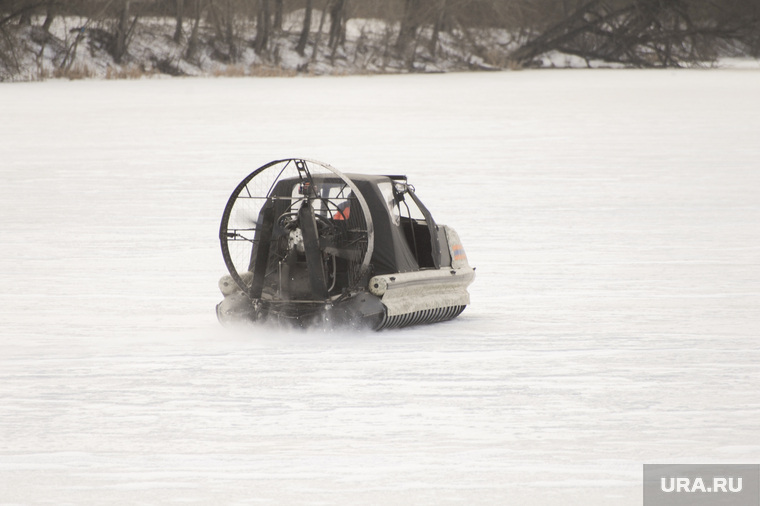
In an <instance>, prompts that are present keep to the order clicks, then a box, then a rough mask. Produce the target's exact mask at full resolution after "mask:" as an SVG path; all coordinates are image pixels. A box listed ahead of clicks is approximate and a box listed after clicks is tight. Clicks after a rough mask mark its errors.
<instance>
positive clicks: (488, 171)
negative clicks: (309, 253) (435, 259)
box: [0, 70, 760, 506]
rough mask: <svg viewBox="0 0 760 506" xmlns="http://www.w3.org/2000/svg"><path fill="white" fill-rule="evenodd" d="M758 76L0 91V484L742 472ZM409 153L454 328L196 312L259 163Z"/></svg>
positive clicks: (545, 501) (374, 492)
mask: <svg viewBox="0 0 760 506" xmlns="http://www.w3.org/2000/svg"><path fill="white" fill-rule="evenodd" d="M758 90H760V72H758V71H728V70H725V71H658V72H654V71H572V70H564V71H525V72H506V73H488V74H451V75H434V76H433V75H425V76H422V75H420V76H388V77H344V78H330V77H323V78H295V79H171V80H142V81H119V82H110V81H103V82H62V81H61V82H45V83H27V84H4V85H2V86H0V156H1V157H2V158H1V161H0V173H1V174H2V182H1V183H0V330H1V332H2V334H1V336H0V504H2V505H5V504H34V505H37V504H51V505H56V506H61V505H66V504H73V505H84V504H92V505H102V504H130V505H132V504H157V503H161V504H171V503H183V504H192V503H196V504H212V503H215V504H345V505H355V504H436V505H437V504H520V505H553V504H556V505H560V504H562V505H566V504H571V505H572V504H576V505H608V504H615V505H638V504H641V472H642V464H643V463H675V462H683V463H755V464H756V463H760V443H758V441H760V437H759V435H760V389H759V388H758V385H760V344H759V342H758V338H759V337H760V142H759V141H758V132H760V98H759V95H758ZM291 156H303V157H309V158H314V159H318V160H323V161H325V162H327V163H330V164H332V165H333V166H335V167H336V168H338V169H340V170H343V171H346V172H351V171H356V172H370V173H393V174H396V173H406V174H407V175H408V176H409V178H410V182H411V183H412V184H414V185H415V186H416V188H417V193H418V194H419V196H420V197H421V198H422V200H423V201H424V202H425V203H426V204H427V206H428V207H429V208H430V209H431V211H432V212H433V215H434V216H435V217H436V220H437V221H438V222H440V223H446V224H448V225H451V226H453V227H455V228H456V229H457V231H458V232H459V235H460V236H461V237H462V240H463V242H464V245H465V247H466V249H467V252H468V256H469V259H470V262H471V263H472V264H473V265H475V266H477V269H478V270H477V279H476V280H475V283H474V284H473V285H472V287H471V293H472V305H471V306H470V307H469V308H468V309H467V310H466V311H465V312H464V313H463V314H462V316H460V317H459V318H458V319H456V320H454V321H451V322H448V323H444V324H439V325H433V326H426V327H417V328H411V329H406V330H401V331H386V332H380V333H355V334H348V333H341V332H338V333H316V332H315V333H303V332H285V331H272V330H263V329H252V330H250V331H248V332H235V331H230V330H226V329H223V328H221V327H220V326H218V324H217V323H216V319H215V315H214V305H215V304H216V303H217V302H218V301H219V300H220V299H221V294H219V293H218V290H217V286H216V284H217V280H218V278H219V277H220V276H221V275H222V274H224V273H225V268H224V263H223V261H222V258H221V253H220V251H219V247H218V243H217V234H218V222H219V219H220V217H221V212H222V209H223V208H224V205H225V203H226V200H227V198H228V196H229V194H230V193H231V191H232V190H233V189H234V187H235V185H236V184H237V183H238V181H239V180H241V179H242V178H243V177H244V176H245V175H246V174H248V173H249V172H251V171H252V170H253V169H255V168H256V167H258V166H259V165H262V164H264V163H266V162H268V161H269V160H272V159H275V158H284V157H291Z"/></svg>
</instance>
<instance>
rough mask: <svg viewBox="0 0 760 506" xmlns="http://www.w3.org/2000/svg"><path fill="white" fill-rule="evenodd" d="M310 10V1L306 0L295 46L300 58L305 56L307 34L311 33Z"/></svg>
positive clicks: (307, 40)
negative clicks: (301, 24) (301, 25)
mask: <svg viewBox="0 0 760 506" xmlns="http://www.w3.org/2000/svg"><path fill="white" fill-rule="evenodd" d="M311 10H312V0H306V9H305V11H304V15H303V28H302V29H301V35H300V37H299V38H298V44H297V45H296V52H297V53H298V54H299V55H301V56H303V55H304V54H306V44H307V43H308V42H309V32H310V31H311Z"/></svg>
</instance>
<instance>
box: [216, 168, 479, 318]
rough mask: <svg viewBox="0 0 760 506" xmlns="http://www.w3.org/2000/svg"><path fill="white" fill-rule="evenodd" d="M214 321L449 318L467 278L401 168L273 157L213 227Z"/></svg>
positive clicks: (459, 253) (462, 259) (453, 240)
mask: <svg viewBox="0 0 760 506" xmlns="http://www.w3.org/2000/svg"><path fill="white" fill-rule="evenodd" d="M219 240H220V242H221V247H222V256H223V258H224V263H225V265H226V267H227V269H228V271H229V274H226V275H224V276H223V277H222V278H221V279H220V280H219V288H220V290H221V292H222V295H224V300H222V302H220V303H219V304H218V305H217V308H216V313H217V317H218V319H219V321H220V322H221V323H222V324H230V323H234V322H276V323H287V324H293V325H295V326H299V327H312V326H352V327H367V328H371V329H374V330H380V329H390V328H399V327H406V326H410V325H416V324H422V323H435V322H442V321H446V320H451V319H453V318H456V317H457V316H458V315H459V314H460V313H462V311H464V309H465V307H466V306H467V305H468V304H469V303H470V295H469V293H468V291H467V287H468V286H469V285H470V283H472V281H473V280H474V278H475V269H474V268H472V267H470V264H469V262H468V260H467V255H466V254H465V251H464V248H463V247H462V243H461V241H460V240H459V236H458V235H457V233H456V232H455V231H454V229H453V228H451V227H448V226H446V225H439V224H437V223H436V222H435V220H434V219H433V216H432V215H431V214H430V211H429V210H428V209H427V208H426V207H425V205H424V204H423V203H422V201H421V200H420V199H419V197H418V196H417V194H416V193H415V189H414V186H412V185H411V184H409V182H408V181H407V178H406V176H402V175H384V176H380V175H363V174H344V173H342V172H340V171H338V170H337V169H335V168H333V167H331V166H330V165H327V164H325V163H322V162H317V161H314V160H307V159H296V158H290V159H284V160H275V161H273V162H270V163H268V164H266V165H264V166H262V167H260V168H258V169H256V170H255V171H253V172H252V173H251V174H249V175H248V176H247V177H245V179H243V180H242V181H241V182H240V184H239V185H238V186H237V188H235V190H234V191H233V192H232V195H231V196H230V198H229V200H228V202H227V205H226V207H225V208H224V213H223V214H222V221H221V226H220V228H219Z"/></svg>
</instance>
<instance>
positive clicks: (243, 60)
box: [0, 10, 760, 82]
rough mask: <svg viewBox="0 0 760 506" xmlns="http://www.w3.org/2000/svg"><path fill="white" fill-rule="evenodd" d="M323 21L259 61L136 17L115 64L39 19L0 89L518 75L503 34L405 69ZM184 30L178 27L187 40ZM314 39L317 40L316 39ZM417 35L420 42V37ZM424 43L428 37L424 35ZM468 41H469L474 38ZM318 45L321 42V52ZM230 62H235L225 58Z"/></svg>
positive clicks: (350, 26)
mask: <svg viewBox="0 0 760 506" xmlns="http://www.w3.org/2000/svg"><path fill="white" fill-rule="evenodd" d="M320 17H321V13H319V12H315V14H314V16H313V19H312V37H313V38H314V39H315V40H313V41H312V43H310V45H309V46H308V47H307V50H306V52H305V54H303V55H300V54H298V52H297V51H296V45H297V39H298V29H299V28H298V27H299V26H300V25H301V24H302V22H303V11H302V10H301V11H296V12H295V13H291V14H290V15H289V16H287V17H286V19H285V21H284V25H283V30H282V31H281V32H279V33H277V34H273V35H272V38H271V40H270V43H269V46H268V48H267V51H266V52H265V53H263V54H257V53H256V52H255V51H254V48H253V45H252V42H251V41H252V40H253V39H254V37H255V30H254V27H253V26H249V25H244V26H242V27H240V32H239V34H238V36H237V38H236V39H235V42H234V44H233V45H232V46H231V47H232V48H233V49H234V51H232V50H231V48H230V47H222V46H220V43H219V42H218V41H217V40H216V39H215V37H214V35H213V33H212V32H211V31H209V29H208V27H206V28H204V29H201V35H200V36H199V38H198V45H197V47H196V48H195V49H194V51H193V52H192V54H189V52H188V50H187V48H186V45H185V44H184V43H177V42H175V41H174V40H173V38H172V33H173V31H174V28H175V25H174V20H173V19H171V18H141V20H140V23H139V24H138V25H137V26H136V29H135V32H134V34H133V35H132V37H131V39H130V43H129V49H128V53H127V55H126V56H125V58H124V61H123V62H121V63H116V62H115V61H114V58H113V57H112V55H111V54H110V53H109V51H108V44H109V40H110V39H109V37H110V35H109V34H108V33H107V31H105V30H104V29H102V28H98V27H97V26H95V25H93V26H90V25H89V23H88V22H87V20H86V19H84V18H77V17H57V18H56V19H55V20H54V21H53V23H52V24H51V26H50V27H49V30H48V31H44V30H43V29H42V28H40V26H39V25H40V24H41V22H42V20H41V19H34V20H33V21H34V22H33V23H32V24H31V25H29V26H23V27H19V26H17V27H12V28H13V29H11V30H8V31H7V33H6V37H8V40H15V43H14V44H15V49H14V50H13V51H12V56H13V58H12V59H8V58H6V60H9V61H10V60H12V61H13V62H14V63H13V65H12V67H14V68H15V70H9V69H10V68H11V67H9V66H8V65H9V64H8V61H6V62H5V64H6V66H5V70H4V71H3V68H2V67H0V82H2V81H39V80H47V79H55V78H63V79H138V78H144V77H167V76H186V77H221V76H227V77H245V76H261V77H271V76H277V77H287V76H296V75H307V76H318V75H337V76H340V75H366V74H369V75H373V74H408V73H444V72H463V71H498V70H510V69H513V70H517V68H516V67H514V66H513V64H512V63H510V61H509V58H510V53H511V52H512V51H514V50H515V49H516V48H517V47H518V46H519V45H520V43H521V40H522V39H520V38H519V37H516V36H514V35H513V34H510V33H509V32H507V31H506V30H501V29H492V30H481V31H479V32H476V34H475V35H473V34H468V35H466V36H465V35H463V34H457V33H456V32H452V33H442V34H440V38H439V42H438V44H439V48H438V50H437V52H436V55H435V56H434V57H433V56H432V55H430V54H429V53H426V52H425V50H423V49H422V48H417V49H415V52H416V53H418V54H417V56H416V57H415V58H414V59H413V60H412V61H409V60H407V59H405V58H402V57H401V56H399V55H398V54H395V52H394V51H393V50H392V48H391V41H392V38H393V34H394V33H395V32H396V31H397V29H398V27H397V26H395V25H392V24H391V25H389V24H387V23H385V22H384V21H381V20H373V19H350V20H349V21H348V23H347V27H346V40H345V42H344V43H343V44H341V45H339V46H336V47H334V48H333V49H330V48H329V47H327V45H326V41H325V38H326V37H327V34H326V33H324V30H326V29H327V27H326V26H325V27H323V28H322V30H323V31H322V32H321V35H318V33H320V32H319V28H320V27H319V21H318V20H319V19H320ZM190 30H191V25H190V22H186V28H185V31H186V32H189V31H190ZM314 32H316V33H314ZM422 35H424V30H423V33H422ZM428 36H429V34H428ZM473 37H474V38H473ZM320 42H321V43H320ZM230 51H232V52H233V53H234V57H233V56H231V55H230V54H228V53H229V52H230ZM531 68H568V69H570V68H624V66H623V65H621V64H618V63H609V62H604V61H601V60H593V59H592V60H586V59H584V58H581V57H579V56H574V55H569V54H563V53H558V52H556V51H550V52H547V53H544V54H543V55H541V56H540V57H539V58H537V59H536V61H535V62H534V63H533V64H532V65H531ZM691 68H748V69H760V59H755V58H751V57H746V58H744V57H719V58H717V59H716V60H715V61H711V62H703V63H697V64H693V65H691Z"/></svg>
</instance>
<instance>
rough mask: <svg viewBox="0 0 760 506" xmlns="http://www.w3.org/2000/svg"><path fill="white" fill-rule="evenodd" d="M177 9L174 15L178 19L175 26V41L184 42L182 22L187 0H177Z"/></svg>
mask: <svg viewBox="0 0 760 506" xmlns="http://www.w3.org/2000/svg"><path fill="white" fill-rule="evenodd" d="M175 2H176V4H175V11H174V13H175V14H174V15H175V18H176V20H177V23H176V27H175V28H174V37H173V39H174V42H176V43H178V44H179V43H180V42H182V35H183V34H182V22H183V17H184V14H185V0H175Z"/></svg>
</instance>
